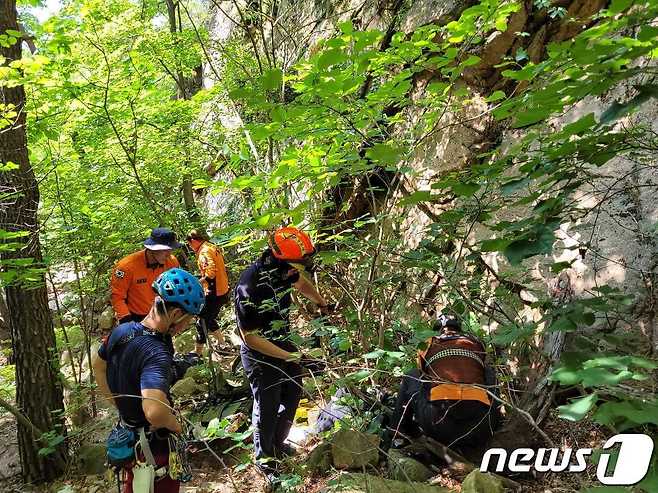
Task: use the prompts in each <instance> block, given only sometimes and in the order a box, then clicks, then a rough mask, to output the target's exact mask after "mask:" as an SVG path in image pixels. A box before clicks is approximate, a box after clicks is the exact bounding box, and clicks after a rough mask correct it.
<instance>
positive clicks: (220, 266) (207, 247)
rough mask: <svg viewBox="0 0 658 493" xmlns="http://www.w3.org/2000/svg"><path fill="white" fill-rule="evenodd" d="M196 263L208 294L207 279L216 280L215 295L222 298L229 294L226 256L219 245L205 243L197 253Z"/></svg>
mask: <svg viewBox="0 0 658 493" xmlns="http://www.w3.org/2000/svg"><path fill="white" fill-rule="evenodd" d="M196 261H197V265H198V266H199V271H200V273H201V278H202V280H201V284H203V288H204V290H205V291H206V292H208V289H209V287H208V282H207V281H206V279H214V280H215V293H214V294H215V295H217V296H222V295H224V294H226V293H228V276H227V275H226V266H225V265H224V256H223V255H222V252H221V250H220V249H219V247H218V246H217V245H214V244H212V243H210V242H209V241H204V242H203V243H202V244H201V246H200V247H199V250H197V252H196ZM204 278H206V279H204Z"/></svg>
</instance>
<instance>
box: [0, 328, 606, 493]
mask: <svg viewBox="0 0 658 493" xmlns="http://www.w3.org/2000/svg"><path fill="white" fill-rule="evenodd" d="M185 335H186V336H188V334H185ZM176 345H177V349H178V350H179V351H180V352H186V351H189V350H190V349H191V346H192V345H193V342H192V340H191V336H189V337H183V338H182V339H181V340H180V341H177V344H176ZM229 352H230V351H229ZM3 353H4V351H0V358H2V359H3V360H2V361H0V363H3V364H6V363H7V361H6V357H5V356H3ZM236 354H237V353H236ZM232 360H233V356H231V355H230V354H229V355H225V356H223V357H221V358H219V361H218V362H217V363H218V364H219V366H220V368H222V371H223V372H224V373H225V374H226V375H230V367H231V362H232ZM230 378H231V377H230V376H229V379H230ZM314 393H316V394H318V395H315V396H314V397H315V398H316V399H317V401H316V402H315V403H313V402H310V403H308V404H306V405H307V406H309V407H313V406H317V405H318V403H319V402H320V401H321V400H322V399H320V395H319V393H320V391H319V389H317V388H316V389H315V392H314ZM197 404H198V403H197ZM191 406H192V404H187V407H188V409H189V407H191ZM115 419H116V418H115V416H114V411H113V410H109V409H108V408H107V406H104V405H102V404H99V405H98V416H97V417H96V418H94V419H91V416H88V417H87V420H88V421H87V422H86V423H85V424H83V425H82V426H78V427H76V428H73V430H75V431H73V432H72V433H71V434H70V438H71V444H72V448H75V447H79V446H80V445H84V444H87V445H88V444H90V443H94V444H96V445H97V446H101V445H102V444H103V442H104V440H105V436H106V435H107V432H108V431H109V429H110V427H111V426H112V424H113V423H114V421H115ZM305 424H306V423H304V422H301V423H298V425H297V428H296V429H293V431H296V432H297V433H298V434H299V433H303V430H304V425H305ZM543 427H544V430H545V431H546V433H547V434H548V435H549V436H550V437H551V438H552V439H553V441H554V442H555V443H556V444H557V446H559V447H572V448H579V447H592V448H594V447H595V444H597V443H598V444H600V443H601V442H602V441H605V432H604V431H602V430H601V429H600V428H597V427H595V426H593V425H589V426H582V425H579V426H570V425H568V424H567V423H566V422H564V421H562V420H559V419H558V418H557V416H556V415H555V414H553V415H550V416H549V418H548V419H547V421H546V422H545V423H544V424H543ZM319 440H320V439H319V438H312V439H310V440H308V441H304V440H300V441H299V443H300V444H301V447H300V448H299V449H298V451H299V455H298V456H297V457H295V459H294V460H293V461H291V462H290V463H289V464H287V466H288V470H289V474H288V475H287V476H286V477H287V478H288V479H289V480H290V482H291V488H290V489H289V490H288V491H291V492H292V491H297V492H299V493H302V492H303V493H320V492H321V491H323V490H324V489H325V488H326V486H327V484H328V482H329V481H330V480H331V479H333V478H335V477H336V476H337V475H338V474H340V473H339V471H335V470H333V469H331V470H329V471H328V472H327V473H326V474H325V475H322V476H319V477H310V476H308V475H307V474H305V472H304V470H303V468H300V465H303V464H304V463H305V462H306V459H307V457H308V454H309V452H310V450H311V449H312V448H313V447H314V446H315V445H316V444H317V443H318V442H319ZM247 442H250V439H247ZM231 445H233V443H232V442H230V441H229V442H226V441H225V442H224V443H219V444H216V445H213V450H214V451H215V453H216V454H217V455H219V456H220V457H222V460H223V461H225V464H228V467H225V466H224V464H222V462H221V461H220V460H218V458H217V457H216V456H214V455H212V454H211V453H208V451H204V450H199V451H197V452H194V453H192V454H190V461H191V466H192V469H193V479H192V481H190V482H189V483H186V484H184V485H183V487H182V488H181V492H182V493H261V492H263V491H266V480H265V478H264V477H263V476H262V475H261V474H260V472H259V471H258V469H256V467H255V466H253V465H250V464H249V463H248V462H249V460H248V459H246V457H248V455H249V451H248V450H247V449H244V448H238V449H236V450H235V451H233V452H231V453H229V454H223V452H224V451H225V450H226V449H227V448H229V446H231ZM245 445H246V446H247V447H248V446H249V445H248V443H247V444H245ZM232 454H236V455H232ZM74 455H75V454H74ZM72 462H73V461H72ZM438 471H439V472H438V474H437V475H436V476H435V477H434V478H432V480H431V482H432V483H434V484H437V485H440V486H444V487H446V488H450V489H452V490H454V491H455V492H459V491H461V481H462V480H463V479H464V476H460V475H458V474H456V473H454V472H452V471H450V470H448V469H447V468H445V469H441V467H440V466H439V467H438ZM19 472H20V466H19V457H18V449H17V442H16V425H15V422H14V420H13V418H12V417H11V416H10V415H8V414H4V415H2V414H0V492H7V493H10V492H30V491H31V492H44V493H45V492H48V493H101V492H102V493H104V492H113V491H117V484H116V480H115V478H114V477H113V476H112V475H102V474H101V475H86V476H85V475H81V474H80V473H79V472H78V471H77V470H76V468H75V466H72V467H71V468H70V470H69V472H68V473H67V475H66V477H65V479H64V480H61V481H58V482H56V483H53V484H50V485H41V486H38V487H34V488H29V487H28V486H27V485H23V484H21V481H20V476H19ZM369 473H371V474H375V475H382V476H385V475H386V467H385V466H384V465H380V466H378V468H377V469H376V470H371V471H369ZM588 479H594V471H591V470H588V471H587V472H586V473H585V474H584V475H582V474H579V475H574V474H571V475H570V474H560V475H555V474H548V475H543V476H541V477H536V478H532V477H527V478H520V479H519V478H515V480H516V481H518V482H519V483H520V484H521V485H522V486H523V491H526V492H531V493H540V492H550V493H567V492H574V491H578V490H579V489H580V488H581V487H582V486H583V484H586V483H587V482H588ZM293 485H294V488H293Z"/></svg>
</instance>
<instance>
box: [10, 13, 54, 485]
mask: <svg viewBox="0 0 658 493" xmlns="http://www.w3.org/2000/svg"><path fill="white" fill-rule="evenodd" d="M7 29H13V30H15V31H18V30H19V28H18V23H17V20H16V1H15V0H4V1H3V2H0V32H2V33H4V32H5V31H6V30H7ZM0 54H2V56H4V57H5V59H6V62H5V63H6V64H7V65H9V64H10V63H11V62H12V61H14V60H18V59H20V58H21V42H18V43H15V44H13V45H12V46H11V47H9V48H4V47H3V48H2V49H1V50H0ZM0 97H1V99H0V103H3V104H4V105H8V106H9V107H10V108H14V111H15V112H16V114H17V116H16V117H15V119H14V120H13V121H12V122H11V123H10V124H9V125H8V126H6V127H4V128H2V129H0V132H1V135H2V138H0V163H1V164H6V163H7V162H12V163H14V164H16V165H18V167H17V168H16V169H10V170H9V171H2V172H0V229H3V230H5V231H10V232H17V231H26V232H28V233H29V234H28V235H27V236H24V237H22V238H20V239H19V240H13V241H17V242H18V243H19V244H20V245H19V246H18V248H17V249H16V250H14V251H11V252H5V253H3V254H2V257H0V259H1V260H3V261H4V262H3V263H6V262H7V261H9V264H10V265H9V266H5V269H6V268H7V267H9V268H12V269H16V270H17V273H18V274H19V277H18V279H16V280H14V281H13V282H12V283H10V284H9V285H7V286H5V293H6V301H7V311H8V317H9V320H8V322H9V326H10V328H11V338H12V349H13V356H14V361H15V364H16V403H17V407H18V409H19V410H20V411H21V413H23V414H24V415H25V416H26V417H27V419H29V421H30V422H31V423H32V424H33V425H34V427H28V426H26V425H25V423H22V422H20V421H19V422H18V445H19V449H20V459H21V466H22V471H23V477H24V478H25V480H26V481H29V482H40V481H48V480H51V479H53V478H55V477H57V476H59V475H60V474H61V473H62V472H63V470H64V465H65V459H66V445H65V443H64V442H63V443H61V444H60V445H59V446H58V447H56V448H55V450H54V452H53V453H51V454H48V455H45V456H40V455H39V453H38V452H39V449H40V448H42V447H43V445H44V444H43V442H42V441H41V440H40V438H41V437H38V436H34V431H33V430H34V429H35V428H36V429H39V430H43V431H56V433H61V434H63V433H64V422H63V419H62V418H63V412H62V411H63V409H64V405H63V401H62V388H61V385H60V383H59V375H58V371H57V363H56V361H57V355H56V354H54V350H55V333H54V330H53V322H52V317H51V314H50V310H49V309H48V297H47V291H46V280H45V277H44V274H43V270H39V271H35V270H34V268H35V267H42V257H41V246H40V244H39V225H38V221H37V209H38V206H39V189H38V184H37V181H36V178H35V176H34V171H33V170H32V167H31V166H30V161H29V157H28V151H27V135H26V128H25V122H26V118H25V91H24V89H23V86H21V85H18V86H16V87H7V86H4V87H0ZM14 259H30V260H32V263H31V265H30V266H28V267H27V268H28V269H30V280H29V284H28V281H27V280H26V279H25V278H24V276H21V274H24V273H25V272H22V271H21V269H26V267H20V266H19V265H14V266H13V267H12V265H11V261H12V260H14Z"/></svg>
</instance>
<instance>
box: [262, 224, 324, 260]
mask: <svg viewBox="0 0 658 493" xmlns="http://www.w3.org/2000/svg"><path fill="white" fill-rule="evenodd" d="M269 243H270V248H271V249H272V254H273V255H274V257H275V258H278V259H279V260H285V261H287V262H300V261H302V260H304V259H305V258H306V257H308V256H309V255H313V254H314V253H315V247H314V246H313V242H312V241H311V237H310V236H309V235H308V234H307V233H304V232H303V231H302V230H301V229H298V228H295V227H293V226H286V227H284V228H279V229H277V230H276V231H275V232H274V234H272V235H271V236H270V238H269Z"/></svg>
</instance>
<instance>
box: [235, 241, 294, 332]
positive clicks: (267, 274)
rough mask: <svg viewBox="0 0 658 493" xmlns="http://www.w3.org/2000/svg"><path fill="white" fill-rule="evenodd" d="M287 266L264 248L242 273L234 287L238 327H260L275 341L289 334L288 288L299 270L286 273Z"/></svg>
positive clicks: (247, 330)
mask: <svg viewBox="0 0 658 493" xmlns="http://www.w3.org/2000/svg"><path fill="white" fill-rule="evenodd" d="M290 269H292V267H291V266H290V265H289V264H287V263H285V262H281V261H278V260H275V259H274V258H273V257H272V256H271V254H270V253H269V251H266V252H265V253H264V254H263V256H262V257H261V259H260V260H258V261H257V262H254V263H253V264H252V265H251V266H250V267H249V268H248V269H247V270H245V271H244V272H243V273H242V275H241V276H240V280H239V281H238V284H237V286H236V287H235V314H236V318H237V320H238V327H239V328H240V329H242V330H244V331H246V332H249V331H252V330H259V331H260V333H261V335H262V336H263V337H265V338H266V339H268V340H270V341H272V342H274V343H275V344H276V342H277V341H283V340H286V339H287V338H288V336H289V335H290V321H289V311H290V305H291V304H292V296H291V291H292V286H293V284H295V283H296V282H297V281H298V280H299V273H295V274H293V275H292V276H290V277H286V275H287V272H288V271H289V270H290Z"/></svg>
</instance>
